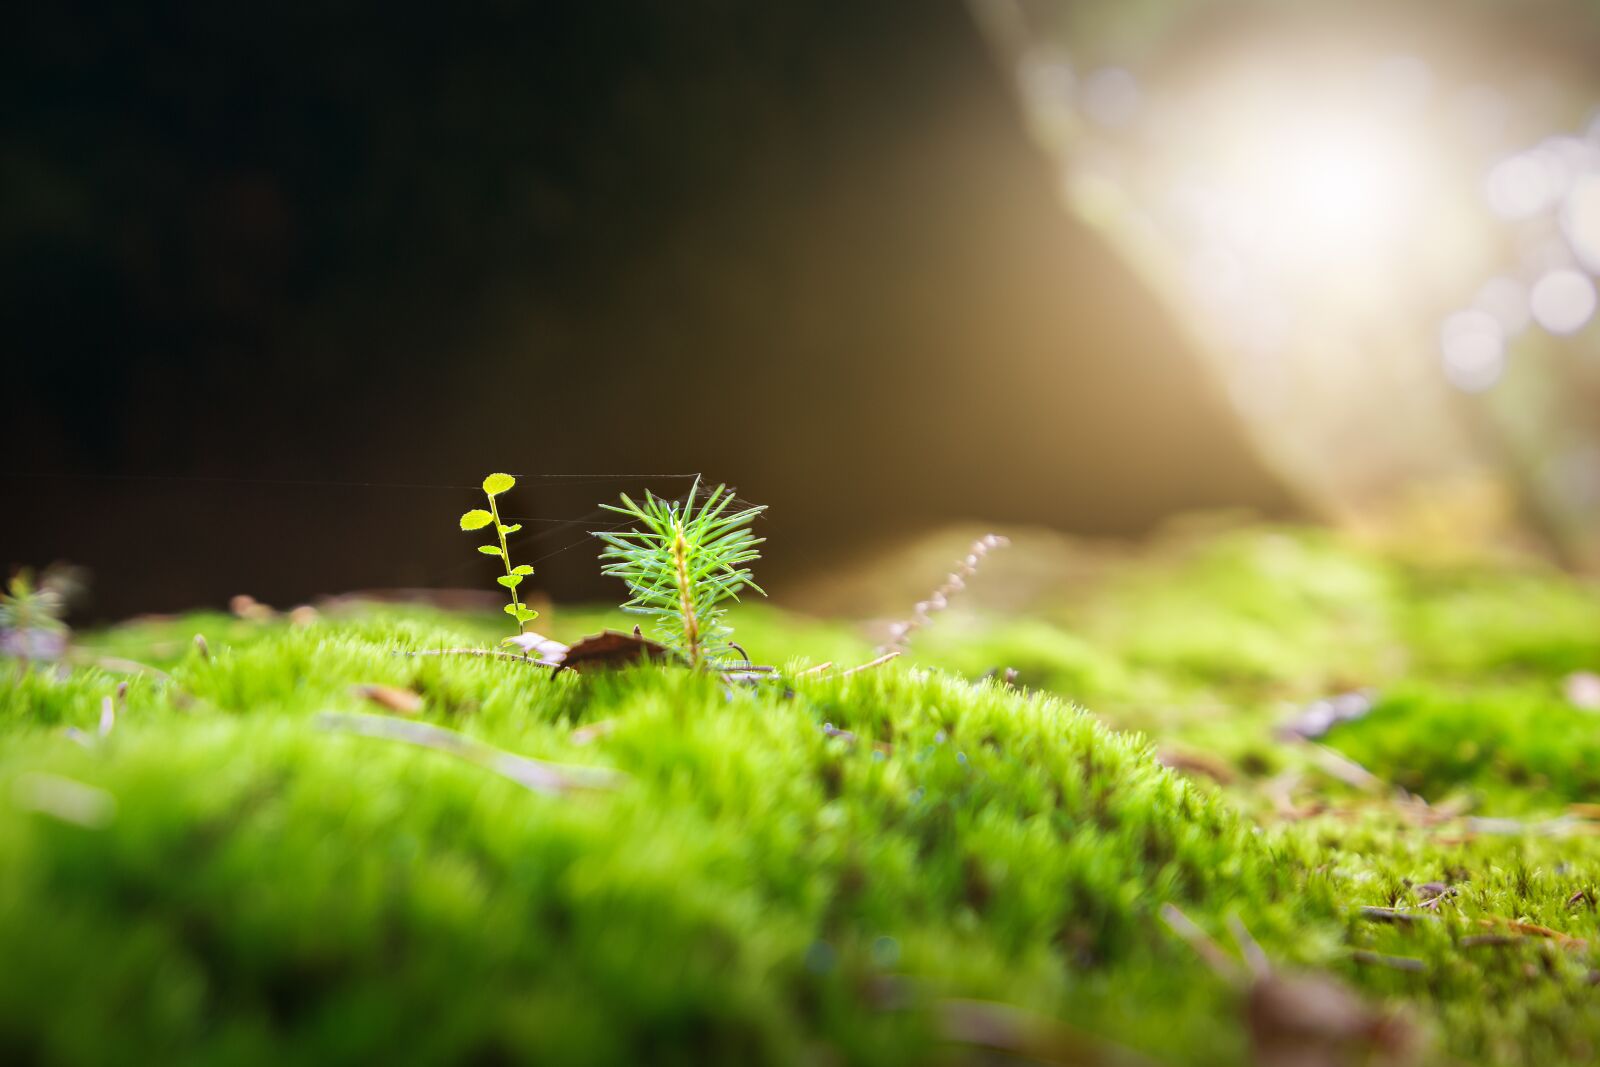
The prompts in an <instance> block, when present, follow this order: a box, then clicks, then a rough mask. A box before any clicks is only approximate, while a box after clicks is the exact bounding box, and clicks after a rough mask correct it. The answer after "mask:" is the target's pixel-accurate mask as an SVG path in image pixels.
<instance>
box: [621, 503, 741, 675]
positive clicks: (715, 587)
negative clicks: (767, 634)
mask: <svg viewBox="0 0 1600 1067" xmlns="http://www.w3.org/2000/svg"><path fill="white" fill-rule="evenodd" d="M699 490H700V479H698V478H696V479H695V482H694V488H693V489H691V490H690V491H689V496H688V498H687V499H686V500H685V502H683V503H681V504H680V503H678V502H676V501H671V500H662V499H661V498H659V497H657V496H655V495H654V494H653V493H650V492H648V491H647V492H646V493H645V498H644V503H643V504H636V503H634V502H633V501H632V500H630V499H629V498H628V496H627V494H623V496H622V503H621V505H616V504H603V505H601V506H602V507H604V508H606V509H607V510H608V511H614V512H616V513H618V514H619V515H625V516H627V517H628V518H630V519H632V520H634V521H635V522H636V523H637V524H638V526H637V527H636V528H635V529H632V530H629V531H627V532H626V533H609V532H599V531H597V532H596V533H595V536H596V537H598V538H600V540H602V541H604V542H605V543H606V546H607V547H606V549H605V550H604V551H603V552H601V553H600V559H601V561H602V562H603V563H604V564H605V566H604V567H603V568H602V573H603V574H606V575H608V576H610V577H614V578H621V579H622V580H623V581H625V582H627V583H628V592H629V593H630V594H631V597H630V599H629V600H628V602H627V603H626V604H624V605H622V607H623V610H624V611H631V612H635V613H638V614H641V615H650V616H652V617H653V618H654V619H655V624H654V627H653V628H654V630H655V632H656V637H657V638H658V639H659V640H660V641H661V643H662V644H664V645H666V646H667V647H668V648H671V649H672V650H674V651H675V652H677V653H678V654H679V655H681V656H683V658H684V659H686V660H687V661H688V662H689V665H690V666H691V667H703V666H706V665H707V664H715V663H717V662H718V661H719V660H721V659H723V658H724V657H726V656H727V655H728V654H729V653H730V652H731V651H732V646H731V645H730V643H729V638H731V637H732V636H733V630H732V628H731V627H729V626H728V625H727V622H726V621H725V616H726V614H727V605H728V601H730V600H738V599H739V594H740V593H741V592H743V591H744V590H745V589H754V590H755V591H756V592H758V593H760V594H761V595H762V596H765V595H766V592H765V591H764V590H763V589H762V588H761V587H760V586H758V585H756V583H755V582H753V581H752V580H751V578H750V570H749V568H748V567H747V566H745V565H746V564H748V563H752V562H754V561H755V560H757V559H760V558H761V553H760V552H758V551H756V547H755V546H756V545H759V544H760V543H761V542H762V541H763V540H764V539H763V538H760V537H756V536H755V535H754V534H752V533H751V532H750V528H749V527H750V523H751V521H752V520H753V519H755V517H756V516H757V515H759V514H760V513H761V512H763V511H765V510H766V508H765V507H752V508H745V509H743V510H740V511H730V510H729V508H730V506H731V505H732V504H733V502H734V497H733V494H732V493H731V492H730V491H729V490H728V488H727V487H726V486H721V485H719V486H717V487H716V488H715V489H713V490H712V491H711V492H710V493H709V494H707V495H706V496H705V497H704V498H703V499H701V500H699V501H698V502H697V501H696V497H697V496H699V495H700V492H699Z"/></svg>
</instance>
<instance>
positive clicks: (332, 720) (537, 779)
mask: <svg viewBox="0 0 1600 1067" xmlns="http://www.w3.org/2000/svg"><path fill="white" fill-rule="evenodd" d="M316 723H317V725H318V726H319V727H321V728H322V729H324V730H331V731H335V732H338V733H349V734H359V735H361V736H363V737H380V738H384V739H386V740H390V741H403V742H405V743H406V744H410V745H417V746H420V747H422V748H431V749H434V750H435V751H438V752H445V753H448V754H450V755H452V756H458V757H460V758H461V759H464V760H466V761H467V762H469V763H475V764H477V765H478V766H480V767H483V768H485V769H487V770H490V771H493V772H494V773H496V774H498V775H501V776H502V777H504V778H509V779H511V781H513V782H516V783H517V784H518V785H520V786H523V787H524V788H526V789H530V790H532V791H533V792H535V793H545V794H551V795H557V796H559V795H562V794H565V793H568V792H572V791H574V790H578V789H608V788H613V787H615V786H616V785H617V784H618V782H619V781H621V779H622V777H623V776H622V774H621V773H620V772H618V771H612V770H607V769H604V768H599V767H574V766H570V765H562V764H556V763H548V762H546V761H544V760H537V759H532V758H530V757H528V756H519V755H516V754H515V753H512V752H507V751H505V750H504V749H499V748H495V747H494V746H493V745H490V744H486V743H485V742H482V741H476V740H473V739H472V738H470V737H466V736H465V735H463V734H458V733H456V732H455V731H453V730H446V729H444V728H443V727H442V726H434V725H432V724H430V723H425V722H411V721H408V720H405V719H392V718H388V717H386V716H381V715H355V714H342V713H336V712H324V713H322V714H320V715H318V716H317V718H316Z"/></svg>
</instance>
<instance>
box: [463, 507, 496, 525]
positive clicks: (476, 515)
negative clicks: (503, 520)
mask: <svg viewBox="0 0 1600 1067" xmlns="http://www.w3.org/2000/svg"><path fill="white" fill-rule="evenodd" d="M493 521H494V516H492V515H490V514H489V513H488V512H487V511H484V510H483V509H482V508H473V509H472V510H471V511H469V512H467V513H466V514H465V515H463V516H461V528H462V529H463V530H481V529H483V528H484V527H485V526H487V525H489V523H491V522H493Z"/></svg>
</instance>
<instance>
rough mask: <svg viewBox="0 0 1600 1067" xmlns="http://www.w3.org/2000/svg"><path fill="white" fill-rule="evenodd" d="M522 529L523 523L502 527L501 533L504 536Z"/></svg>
mask: <svg viewBox="0 0 1600 1067" xmlns="http://www.w3.org/2000/svg"><path fill="white" fill-rule="evenodd" d="M520 529H522V523H520V522H514V523H512V524H511V525H510V526H501V527H500V532H501V533H503V534H514V533H516V532H517V531H518V530H520Z"/></svg>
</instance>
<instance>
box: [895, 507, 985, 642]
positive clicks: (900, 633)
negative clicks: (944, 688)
mask: <svg viewBox="0 0 1600 1067" xmlns="http://www.w3.org/2000/svg"><path fill="white" fill-rule="evenodd" d="M1010 543H1011V542H1010V540H1008V539H1007V538H1004V537H1001V536H1000V535H999V534H984V535H983V536H982V537H980V538H978V539H977V540H976V541H974V542H972V547H971V548H969V549H968V550H967V554H966V556H965V557H964V558H963V559H962V560H961V561H960V562H959V563H957V564H956V569H955V570H953V571H951V572H950V573H949V574H948V575H946V576H945V580H944V584H943V585H941V586H939V588H937V589H935V590H934V591H933V592H932V593H931V594H930V595H929V596H928V599H926V600H919V601H918V602H917V604H916V606H915V607H913V608H912V609H911V617H910V618H909V619H903V620H901V621H900V622H897V623H895V624H893V625H892V626H890V627H889V643H888V644H886V645H884V646H883V648H884V651H891V650H892V651H896V652H904V651H905V650H906V647H907V646H908V645H910V644H911V635H912V634H913V633H915V632H916V631H918V630H920V629H922V628H923V627H924V626H927V625H928V623H929V622H930V621H931V619H932V616H933V615H934V613H936V612H940V611H943V610H944V609H945V608H947V607H949V606H950V598H951V597H953V596H955V595H956V594H957V593H959V592H961V590H963V589H965V588H966V587H967V580H968V579H969V578H971V577H972V576H973V575H975V574H977V573H978V567H979V565H980V564H981V563H982V562H983V559H984V557H985V556H987V555H988V554H989V553H990V552H993V551H994V550H995V549H997V548H1005V547H1006V546H1007V545H1009V544H1010Z"/></svg>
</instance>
